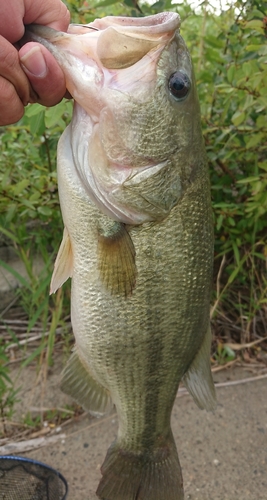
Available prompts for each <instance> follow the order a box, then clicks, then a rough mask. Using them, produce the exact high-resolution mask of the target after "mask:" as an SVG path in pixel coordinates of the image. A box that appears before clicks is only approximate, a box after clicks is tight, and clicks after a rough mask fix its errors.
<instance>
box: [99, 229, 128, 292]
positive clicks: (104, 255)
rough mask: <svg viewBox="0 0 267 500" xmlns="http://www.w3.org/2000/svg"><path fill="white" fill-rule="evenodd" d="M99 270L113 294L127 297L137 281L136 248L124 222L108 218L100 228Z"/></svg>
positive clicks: (104, 282) (102, 279)
mask: <svg viewBox="0 0 267 500" xmlns="http://www.w3.org/2000/svg"><path fill="white" fill-rule="evenodd" d="M98 270H99V274H100V279H101V281H102V283H103V284H104V285H105V287H106V288H107V289H108V290H109V292H110V293H111V294H112V295H116V294H117V295H124V296H125V297H127V296H128V295H129V294H130V293H131V292H132V290H133V288H134V286H135V281H136V265H135V249H134V245H133V242H132V240H131V237H130V235H129V233H128V231H127V229H126V228H125V225H124V224H121V223H120V222H114V221H112V220H107V221H106V222H105V224H103V225H101V227H99V230H98Z"/></svg>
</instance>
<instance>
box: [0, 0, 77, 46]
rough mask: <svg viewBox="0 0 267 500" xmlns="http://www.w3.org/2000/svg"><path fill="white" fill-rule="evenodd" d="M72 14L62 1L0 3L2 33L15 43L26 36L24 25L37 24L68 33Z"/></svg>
mask: <svg viewBox="0 0 267 500" xmlns="http://www.w3.org/2000/svg"><path fill="white" fill-rule="evenodd" d="M69 22H70V13H69V11H68V9H67V7H66V5H64V3H63V2H61V1H60V0H45V1H42V0H39V1H37V0H24V1H22V0H2V1H0V33H1V35H2V36H3V37H4V38H6V39H7V40H8V41H9V42H11V43H15V42H17V41H18V40H20V39H21V38H22V36H23V35H24V29H25V28H24V25H25V24H31V23H37V24H44V25H49V26H51V28H54V29H57V30H60V31H66V30H67V28H68V25H69Z"/></svg>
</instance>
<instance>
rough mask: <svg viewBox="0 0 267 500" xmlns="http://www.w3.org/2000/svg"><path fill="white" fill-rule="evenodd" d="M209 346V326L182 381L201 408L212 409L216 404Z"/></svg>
mask: <svg viewBox="0 0 267 500" xmlns="http://www.w3.org/2000/svg"><path fill="white" fill-rule="evenodd" d="M210 346H211V331H210V326H209V327H208V330H207V332H206V334H205V337H204V339H203V342H202V345H201V348H200V350H199V351H198V353H197V355H196V356H195V358H194V360H193V361H192V363H191V365H190V367H189V369H188V370H187V372H186V373H185V375H184V377H183V383H184V385H185V386H186V388H187V390H188V392H190V394H191V396H192V397H193V399H194V401H195V403H196V404H197V405H198V407H199V408H200V409H201V410H203V409H205V410H209V411H213V410H215V408H216V406H217V401H216V393H215V387H214V383H213V378H212V373H211V368H210Z"/></svg>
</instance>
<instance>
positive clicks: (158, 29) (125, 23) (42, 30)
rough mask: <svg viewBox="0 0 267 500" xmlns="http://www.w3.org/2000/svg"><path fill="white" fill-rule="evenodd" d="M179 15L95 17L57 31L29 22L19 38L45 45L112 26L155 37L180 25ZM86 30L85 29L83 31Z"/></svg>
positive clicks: (173, 13)
mask: <svg viewBox="0 0 267 500" xmlns="http://www.w3.org/2000/svg"><path fill="white" fill-rule="evenodd" d="M180 21H181V20H180V16H179V14H177V13H176V12H161V13H159V14H154V15H151V16H146V17H137V18H135V17H123V16H106V17H105V18H97V19H95V20H94V21H93V22H91V23H88V24H75V23H74V24H70V25H69V28H68V32H67V33H65V32H63V31H58V30H55V29H53V28H50V27H49V26H42V25H40V24H29V25H26V26H25V34H24V36H23V37H22V39H21V43H22V44H24V43H26V42H29V41H34V42H39V43H42V44H43V45H45V43H44V42H46V41H47V42H49V43H55V42H58V41H60V39H62V38H66V37H68V36H73V35H85V34H88V31H87V30H88V29H92V31H103V30H105V29H107V28H108V27H110V26H112V27H113V28H115V29H118V30H120V28H121V29H122V30H123V31H124V30H125V31H127V33H129V35H130V34H131V33H132V34H137V35H139V36H140V37H141V36H142V35H143V36H144V37H147V36H149V35H150V36H151V37H152V38H154V37H157V36H159V35H161V34H164V33H165V34H166V33H168V32H172V31H173V32H174V31H176V30H177V29H179V27H180ZM85 30H86V31H85Z"/></svg>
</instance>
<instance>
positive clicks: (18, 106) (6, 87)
mask: <svg viewBox="0 0 267 500" xmlns="http://www.w3.org/2000/svg"><path fill="white" fill-rule="evenodd" d="M0 96H1V100H0V125H1V126H2V125H8V124H10V123H15V122H17V121H18V120H20V119H21V118H22V116H23V114H24V107H23V105H22V103H21V101H20V99H19V97H18V95H17V93H16V91H15V88H14V86H13V85H12V83H10V82H9V81H7V80H5V79H4V78H0Z"/></svg>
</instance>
